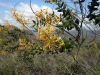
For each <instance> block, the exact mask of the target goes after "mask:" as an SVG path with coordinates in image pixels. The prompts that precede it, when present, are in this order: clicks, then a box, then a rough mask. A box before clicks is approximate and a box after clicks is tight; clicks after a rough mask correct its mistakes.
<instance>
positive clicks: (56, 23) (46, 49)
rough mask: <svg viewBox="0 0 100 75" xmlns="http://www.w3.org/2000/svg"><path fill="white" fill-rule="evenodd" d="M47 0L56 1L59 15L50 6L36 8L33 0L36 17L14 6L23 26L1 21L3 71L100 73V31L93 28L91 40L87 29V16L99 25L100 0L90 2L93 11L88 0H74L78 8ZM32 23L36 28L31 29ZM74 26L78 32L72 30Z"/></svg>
mask: <svg viewBox="0 0 100 75" xmlns="http://www.w3.org/2000/svg"><path fill="white" fill-rule="evenodd" d="M71 1H72V0H71ZM45 2H46V3H51V4H53V5H56V9H55V10H57V11H58V12H59V15H58V14H56V13H55V12H54V11H53V12H52V13H50V12H48V9H40V10H38V11H36V12H34V10H33V9H32V5H31V0H30V8H31V10H32V12H33V14H34V15H35V17H34V18H35V20H33V19H31V18H28V19H26V18H25V17H24V15H23V14H21V13H20V12H19V11H18V10H16V9H15V8H13V9H11V14H12V16H13V18H14V19H15V20H16V22H18V24H19V25H21V27H20V29H18V28H16V27H14V26H13V25H11V23H10V22H9V21H6V22H5V24H4V26H3V25H0V75H99V74H100V63H99V62H100V51H99V49H100V47H99V46H100V44H99V43H100V42H98V40H97V39H96V37H97V35H99V34H98V33H96V30H94V31H93V30H91V28H89V29H90V31H91V32H92V34H93V35H94V37H93V38H92V40H88V41H87V39H88V37H87V35H84V33H85V32H84V30H83V28H84V25H86V26H87V25H88V23H87V21H86V19H89V22H90V24H91V23H93V24H94V25H96V26H99V24H100V20H99V19H100V14H98V11H99V9H98V7H99V2H98V0H92V1H91V2H90V4H89V5H87V6H88V9H89V11H88V12H89V13H86V12H87V10H85V9H84V6H83V5H84V2H85V0H78V1H72V2H73V4H74V5H78V6H79V9H76V10H74V9H71V8H70V7H69V6H68V5H67V2H65V1H63V0H45ZM95 6H97V7H95ZM86 9H87V8H86ZM72 10H74V11H75V12H73V11H72ZM80 15H81V17H80ZM31 22H32V24H31ZM30 24H31V26H32V27H33V30H30V29H29V25H30ZM87 27H88V26H87ZM73 30H74V31H75V32H76V33H75V34H72V33H71V32H70V31H73ZM66 34H67V36H66Z"/></svg>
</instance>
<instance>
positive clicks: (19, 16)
mask: <svg viewBox="0 0 100 75" xmlns="http://www.w3.org/2000/svg"><path fill="white" fill-rule="evenodd" d="M11 13H12V16H13V18H14V19H15V20H16V21H17V22H18V23H19V24H20V25H21V30H23V29H24V28H25V27H26V26H27V25H28V23H29V21H28V20H27V19H25V18H24V17H23V14H21V13H20V12H18V11H17V10H16V9H12V10H11Z"/></svg>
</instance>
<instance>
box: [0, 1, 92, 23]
mask: <svg viewBox="0 0 100 75" xmlns="http://www.w3.org/2000/svg"><path fill="white" fill-rule="evenodd" d="M31 1H32V8H33V10H34V11H37V10H39V9H44V8H48V9H49V12H52V10H53V11H55V12H56V13H57V11H56V10H55V9H54V8H55V7H56V6H55V5H52V4H48V3H45V2H44V1H43V0H31ZM65 1H66V3H67V4H68V6H69V7H72V8H74V5H73V4H72V3H71V0H65ZM88 2H90V0H86V2H85V4H86V5H87V4H88ZM29 3H30V0H0V24H2V23H4V21H5V20H8V21H10V22H12V23H13V24H15V21H14V20H13V18H12V16H11V13H10V10H11V8H14V7H15V8H16V9H17V10H18V11H20V12H22V13H23V14H24V15H25V16H26V17H29V16H32V14H33V13H32V11H31V9H30V7H29ZM57 14H59V13H57ZM15 25H17V24H15Z"/></svg>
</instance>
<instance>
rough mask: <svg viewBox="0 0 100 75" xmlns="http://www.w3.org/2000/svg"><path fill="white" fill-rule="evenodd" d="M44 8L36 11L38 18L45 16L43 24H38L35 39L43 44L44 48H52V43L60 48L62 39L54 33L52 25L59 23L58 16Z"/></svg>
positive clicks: (62, 42) (62, 44) (62, 43)
mask: <svg viewBox="0 0 100 75" xmlns="http://www.w3.org/2000/svg"><path fill="white" fill-rule="evenodd" d="M44 10H45V11H44ZM44 10H41V12H40V11H37V13H36V16H37V17H38V18H39V19H42V18H45V26H42V25H38V33H37V39H38V40H40V41H42V42H43V43H44V44H45V46H44V48H47V49H49V50H52V48H53V46H54V45H55V46H57V47H58V48H62V47H63V46H64V41H63V40H62V39H61V37H58V36H56V34H55V33H54V32H55V27H54V25H56V24H57V23H59V21H60V20H59V17H58V16H57V15H55V14H49V13H48V10H47V9H44Z"/></svg>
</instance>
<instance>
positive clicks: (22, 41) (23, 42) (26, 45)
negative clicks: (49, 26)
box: [19, 37, 32, 50]
mask: <svg viewBox="0 0 100 75" xmlns="http://www.w3.org/2000/svg"><path fill="white" fill-rule="evenodd" d="M31 48H32V44H31V43H30V42H27V40H26V39H25V38H22V37H21V38H19V49H20V50H22V49H31Z"/></svg>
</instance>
